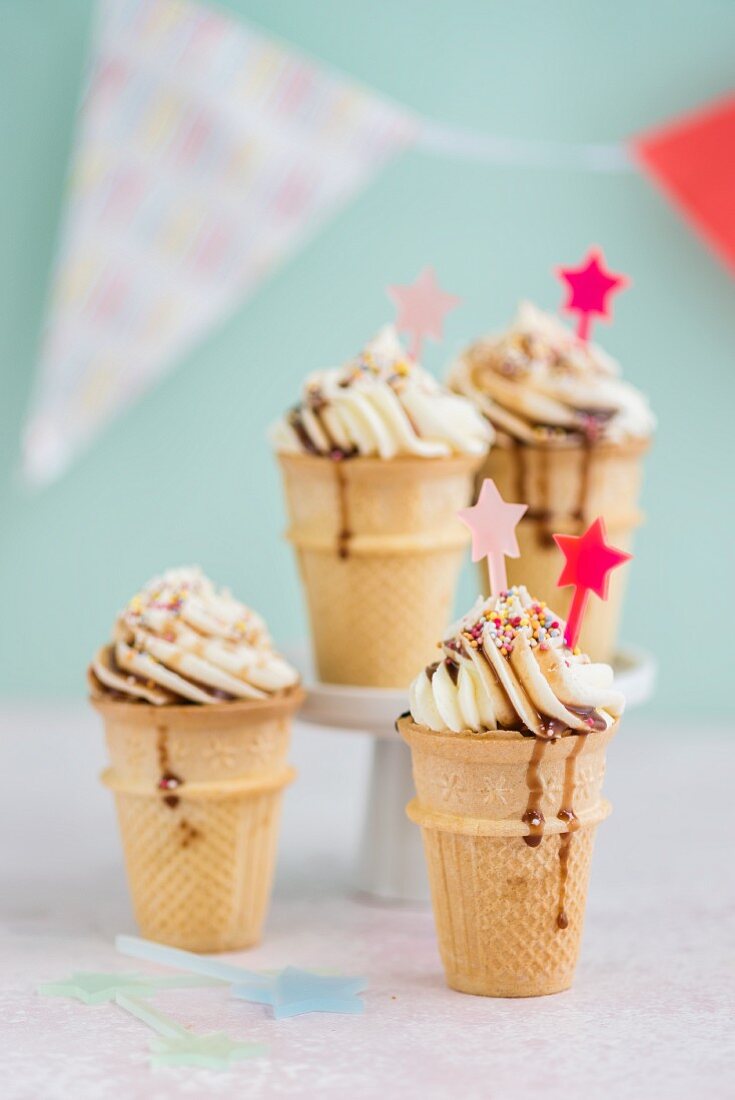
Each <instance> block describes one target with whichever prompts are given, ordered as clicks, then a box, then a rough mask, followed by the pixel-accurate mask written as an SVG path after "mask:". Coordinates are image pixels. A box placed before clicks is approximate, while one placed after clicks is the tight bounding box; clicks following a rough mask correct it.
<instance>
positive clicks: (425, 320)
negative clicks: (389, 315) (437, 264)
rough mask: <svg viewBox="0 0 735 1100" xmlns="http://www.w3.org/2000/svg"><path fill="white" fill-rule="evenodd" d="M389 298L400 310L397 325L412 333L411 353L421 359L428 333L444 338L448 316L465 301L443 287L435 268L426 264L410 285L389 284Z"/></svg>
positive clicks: (437, 338) (399, 329)
mask: <svg viewBox="0 0 735 1100" xmlns="http://www.w3.org/2000/svg"><path fill="white" fill-rule="evenodd" d="M388 297H389V298H390V299H391V301H392V302H393V303H394V304H395V305H396V307H397V309H398V316H397V317H396V328H397V329H398V331H399V332H408V333H410V334H411V345H410V347H409V349H408V354H409V355H410V356H411V358H412V359H418V357H419V355H420V354H421V345H422V343H423V341H424V340H425V338H426V337H427V336H428V337H430V338H431V339H432V340H441V338H442V330H443V326H444V317H445V316H446V314H447V313H449V312H450V311H451V310H453V309H456V307H457V306H458V305H459V303H460V301H461V298H456V297H455V296H454V294H448V293H447V292H446V290H442V288H441V287H440V286H439V284H438V282H437V281H436V273H435V271H434V269H433V268H431V267H425V268H424V270H423V271H422V272H421V274H420V275H419V277H418V279H417V280H416V282H415V283H411V285H410V286H389V287H388Z"/></svg>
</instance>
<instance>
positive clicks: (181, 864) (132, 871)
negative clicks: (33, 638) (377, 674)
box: [92, 689, 303, 951]
mask: <svg viewBox="0 0 735 1100" xmlns="http://www.w3.org/2000/svg"><path fill="white" fill-rule="evenodd" d="M302 698H303V693H302V692H301V690H300V689H294V690H291V691H290V692H288V693H287V694H285V695H283V696H279V697H274V698H272V699H268V700H263V701H262V702H261V701H253V702H250V701H247V702H243V703H222V704H218V705H215V706H196V705H193V706H170V707H169V706H166V707H156V706H151V705H149V704H147V703H124V702H116V701H112V700H106V699H100V698H93V700H92V702H93V705H94V706H95V707H96V709H97V710H98V711H99V712H100V713H101V714H102V716H103V718H104V721H105V730H106V736H107V746H108V750H109V753H110V760H111V767H109V768H108V769H107V771H105V773H104V774H103V777H102V778H103V782H104V783H105V784H106V785H107V786H108V787H110V788H112V790H113V792H114V794H115V801H116V803H117V812H118V819H119V822H120V831H121V833H122V841H123V847H124V850H125V863H126V867H127V873H128V880H129V883H130V890H131V894H132V899H133V908H134V910H135V916H136V919H137V921H138V925H139V927H140V931H141V934H142V935H143V936H145V937H146V938H147V939H151V940H158V941H159V942H162V943H167V944H172V945H174V946H175V947H182V948H185V949H186V950H189V951H234V950H236V949H238V948H242V947H249V946H250V945H251V944H254V943H257V942H258V940H259V939H260V934H261V928H262V925H263V920H264V917H265V913H266V909H267V907H268V901H269V898H270V891H271V883H272V879H273V869H274V864H275V855H276V843H277V838H278V823H279V816H280V802H281V791H282V789H283V787H284V786H285V785H286V784H287V783H289V782H290V781H291V779H292V778H293V775H294V772H293V770H292V769H291V768H289V767H288V764H287V753H288V745H289V740H290V727H291V715H292V713H293V711H294V710H295V708H296V707H297V706H298V705H299V703H300V702H301V700H302Z"/></svg>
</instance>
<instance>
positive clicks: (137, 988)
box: [38, 970, 219, 1005]
mask: <svg viewBox="0 0 735 1100" xmlns="http://www.w3.org/2000/svg"><path fill="white" fill-rule="evenodd" d="M216 984H219V983H216V982H213V981H211V980H209V979H206V978H194V977H191V978H189V977H187V978H157V977H150V976H149V977H146V976H145V975H144V974H124V973H118V974H95V973H91V972H90V971H86V970H85V971H76V972H75V973H74V974H72V975H71V977H70V978H64V979H63V980H62V981H58V982H47V983H46V984H45V985H42V986H39V990H38V991H39V993H42V994H43V995H44V996H45V997H70V998H72V999H73V1000H75V1001H82V1003H83V1004H85V1005H98V1004H102V1003H103V1002H104V1001H114V1000H115V998H116V997H117V995H118V994H119V993H123V994H134V995H135V996H136V997H150V996H152V995H153V994H154V993H156V992H157V991H158V990H159V989H181V988H192V987H196V986H201V985H207V986H208V985H216Z"/></svg>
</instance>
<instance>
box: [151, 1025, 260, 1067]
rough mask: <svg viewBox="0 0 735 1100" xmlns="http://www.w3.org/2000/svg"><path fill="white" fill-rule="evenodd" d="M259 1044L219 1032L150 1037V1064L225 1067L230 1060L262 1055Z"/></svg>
mask: <svg viewBox="0 0 735 1100" xmlns="http://www.w3.org/2000/svg"><path fill="white" fill-rule="evenodd" d="M265 1052H266V1047H264V1046H262V1045H261V1044H260V1043H240V1042H238V1041H237V1040H236V1039H230V1037H229V1036H228V1035H225V1034H224V1032H223V1031H213V1032H212V1033H211V1034H209V1035H192V1033H191V1032H188V1033H187V1034H186V1035H181V1036H179V1037H178V1038H176V1039H164V1038H160V1039H151V1065H152V1066H206V1068H207V1069H229V1068H230V1066H231V1065H232V1063H233V1062H239V1061H242V1060H243V1059H244V1058H257V1057H258V1055H261V1054H265Z"/></svg>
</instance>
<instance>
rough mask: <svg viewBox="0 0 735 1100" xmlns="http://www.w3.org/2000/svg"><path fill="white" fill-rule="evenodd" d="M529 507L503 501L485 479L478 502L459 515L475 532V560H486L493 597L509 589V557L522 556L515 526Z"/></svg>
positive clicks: (473, 546) (494, 485)
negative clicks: (507, 559)
mask: <svg viewBox="0 0 735 1100" xmlns="http://www.w3.org/2000/svg"><path fill="white" fill-rule="evenodd" d="M527 508H528V505H527V504H508V503H507V502H506V501H504V500H503V498H502V497H501V495H500V493H499V492H498V487H497V485H496V484H495V482H494V481H493V480H492V478H489V477H486V478H485V480H484V481H483V483H482V488H481V489H480V495H479V497H478V498H477V503H476V504H475V505H474V506H473V507H472V508H463V509H462V511H461V512H458V513H457V515H458V516H459V518H460V519H461V520H462V523H464V524H465V525H466V526H467V527H469V529H470V531H471V532H472V560H473V561H481V560H482V559H483V558H487V564H488V571H489V574H490V592H491V594H492V595H493V596H497V595H498V594H499V593H500V592H504V591H505V589H506V588H507V587H508V579H507V576H506V573H505V558H506V555H507V556H508V557H509V558H518V557H520V554H521V552H520V550H519V549H518V539H517V538H516V525H517V524H518V521H519V520H520V518H521V516H522V515H523V513H524V512H525V511H526V509H527Z"/></svg>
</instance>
